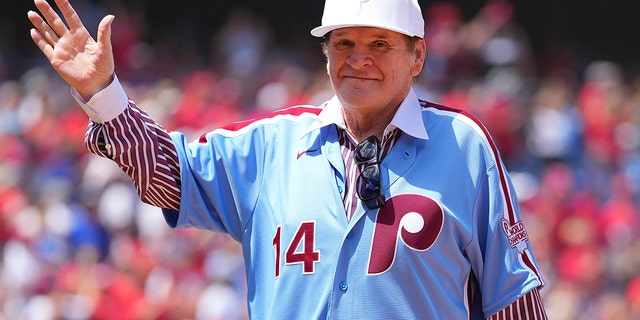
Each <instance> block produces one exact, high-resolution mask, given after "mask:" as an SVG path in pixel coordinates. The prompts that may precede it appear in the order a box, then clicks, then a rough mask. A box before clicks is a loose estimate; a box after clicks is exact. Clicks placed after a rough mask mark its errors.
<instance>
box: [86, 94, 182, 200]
mask: <svg viewBox="0 0 640 320" xmlns="http://www.w3.org/2000/svg"><path fill="white" fill-rule="evenodd" d="M85 144H86V146H87V149H88V150H89V151H90V152H92V153H94V154H97V155H99V156H102V157H105V158H109V159H112V160H113V161H115V162H116V163H117V164H118V166H119V167H120V168H121V169H122V171H124V173H126V174H127V175H128V176H129V177H130V178H131V179H132V180H133V182H134V183H135V186H136V191H137V192H138V195H139V196H140V199H141V200H142V201H143V202H145V203H148V204H151V205H154V206H157V207H161V208H167V209H173V210H179V209H180V167H179V164H178V155H177V154H176V150H175V146H174V145H173V142H172V141H171V137H170V136H169V134H168V133H167V131H166V130H165V129H164V128H163V127H162V126H160V125H159V124H157V123H156V122H155V121H153V120H152V119H151V118H149V116H148V115H147V114H146V113H145V112H144V111H142V110H141V109H140V108H138V107H137V106H136V105H135V104H134V103H133V102H132V101H129V107H128V108H126V109H125V110H124V111H123V112H122V113H121V114H120V115H118V116H117V117H116V118H115V119H113V120H111V121H108V122H105V123H104V124H97V123H91V124H90V125H89V128H88V130H87V133H86V136H85Z"/></svg>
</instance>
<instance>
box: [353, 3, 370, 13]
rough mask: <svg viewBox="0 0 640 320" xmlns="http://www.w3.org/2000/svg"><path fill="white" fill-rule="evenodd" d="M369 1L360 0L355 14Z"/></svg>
mask: <svg viewBox="0 0 640 320" xmlns="http://www.w3.org/2000/svg"><path fill="white" fill-rule="evenodd" d="M369 1H371V0H360V3H359V4H358V10H356V15H359V14H361V13H362V6H364V4H365V3H366V2H369Z"/></svg>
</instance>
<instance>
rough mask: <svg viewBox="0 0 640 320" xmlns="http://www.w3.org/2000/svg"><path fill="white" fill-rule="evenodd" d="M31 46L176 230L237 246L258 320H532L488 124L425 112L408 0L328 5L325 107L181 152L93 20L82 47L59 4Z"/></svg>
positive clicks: (96, 148) (513, 215) (419, 46)
mask: <svg viewBox="0 0 640 320" xmlns="http://www.w3.org/2000/svg"><path fill="white" fill-rule="evenodd" d="M35 4H36V6H37V7H38V9H39V10H40V12H41V14H42V16H40V15H39V14H37V13H36V12H33V11H30V12H29V13H28V17H29V19H30V20H31V21H32V23H33V25H34V26H35V28H34V29H32V30H31V36H32V38H33V40H34V41H35V43H36V44H37V45H38V47H39V48H40V49H41V50H42V52H43V53H44V55H45V56H46V57H47V58H48V59H49V60H50V62H51V64H52V66H53V67H54V69H55V70H56V71H57V72H58V73H59V74H60V75H61V76H62V78H64V79H65V81H67V82H68V83H69V85H71V87H72V88H73V90H72V94H73V95H74V96H75V97H76V98H77V100H78V102H79V103H80V105H81V106H82V108H83V109H84V110H85V111H86V112H87V114H88V115H89V116H90V118H91V123H90V126H89V129H88V130H89V131H88V133H87V146H88V148H89V150H90V151H91V152H93V153H95V154H98V155H100V156H103V157H107V158H110V159H112V160H114V161H115V162H116V163H117V164H118V165H119V166H120V167H121V168H122V169H123V170H124V171H125V172H126V173H127V174H128V175H129V176H130V177H131V178H132V179H133V181H134V182H135V184H136V186H137V190H138V192H139V194H140V197H141V199H142V200H143V201H145V202H148V203H150V204H153V205H156V206H158V207H161V208H163V212H164V215H165V219H166V220H167V223H168V224H169V225H170V226H172V227H196V228H202V229H207V230H214V231H219V232H226V233H228V234H230V235H231V236H232V237H233V238H234V239H236V240H237V241H239V242H241V243H242V248H243V254H244V257H245V264H246V268H247V280H248V301H249V310H250V315H251V316H252V317H253V318H257V319H263V318H265V319H325V318H326V319H480V318H492V319H545V318H546V315H545V312H544V309H543V307H542V303H541V299H540V296H539V293H538V288H539V287H541V286H542V285H543V280H542V278H541V276H540V272H539V270H538V268H537V266H536V263H535V259H534V257H533V254H532V251H531V248H530V244H529V241H528V236H527V233H526V229H525V228H524V226H523V224H522V222H521V221H520V215H519V209H518V202H517V200H516V197H515V194H514V190H513V188H512V186H511V183H510V180H509V177H508V174H507V172H506V170H505V168H504V165H503V163H502V161H501V159H500V156H499V153H498V150H497V149H496V146H495V144H494V142H493V141H492V139H491V137H490V136H489V134H488V132H487V130H486V129H485V127H484V126H483V125H482V124H481V123H479V122H478V121H477V120H476V119H475V118H473V117H472V116H470V115H467V114H465V113H463V112H460V111H458V110H454V109H450V108H446V107H444V106H440V105H437V104H434V103H430V102H426V101H424V100H420V99H419V98H418V97H417V96H416V94H415V92H414V90H413V89H412V82H413V79H414V77H416V76H418V75H419V74H420V73H421V72H422V69H423V67H424V63H425V56H426V51H427V50H426V44H425V41H424V40H423V38H424V21H423V19H422V12H421V9H420V7H419V5H418V3H417V1H416V0H368V1H362V0H327V1H326V3H325V10H324V15H323V18H322V25H321V26H319V27H317V28H315V29H313V30H312V31H311V33H312V34H313V35H314V36H318V37H324V44H323V49H324V53H325V55H326V58H327V73H328V75H329V79H330V81H331V84H332V87H333V89H334V91H335V96H334V97H333V98H332V99H331V100H329V101H327V102H325V103H323V104H322V105H321V106H319V107H313V106H294V107H291V108H288V109H284V110H280V111H277V112H274V113H272V114H269V115H267V116H265V117H262V118H259V119H252V120H249V121H243V122H238V123H233V124H230V125H228V126H224V127H222V128H220V129H217V130H214V131H212V132H208V133H205V134H203V135H202V136H201V137H200V138H199V139H198V140H197V141H192V142H189V141H186V138H185V137H184V135H183V134H181V133H179V132H172V133H167V132H166V131H165V130H164V129H163V128H162V126H160V125H159V124H157V123H155V122H154V121H153V120H151V119H150V118H149V117H148V116H147V115H146V114H145V112H144V111H142V110H141V109H140V108H138V107H137V106H136V105H135V104H134V102H132V101H129V100H128V99H127V96H126V94H125V93H124V91H123V89H122V87H121V86H120V84H119V82H118V80H117V77H116V76H115V74H114V62H113V56H112V53H111V43H110V33H111V24H112V22H113V19H114V17H113V16H107V17H105V18H104V19H103V20H102V21H101V23H100V25H99V29H98V36H97V41H94V40H93V39H92V38H91V36H90V35H89V34H88V32H87V30H86V28H85V27H84V26H83V24H82V22H81V21H80V19H79V17H78V16H77V14H76V13H75V11H74V9H73V8H72V7H71V5H70V4H69V2H68V1H67V0H56V4H57V5H58V7H59V8H60V10H61V12H62V14H63V17H64V19H65V20H66V21H67V23H68V27H67V26H65V24H64V23H63V20H62V19H61V17H59V16H58V15H57V14H56V13H55V11H54V10H53V9H52V8H51V7H50V5H49V4H48V3H47V2H45V0H35ZM43 17H44V19H43Z"/></svg>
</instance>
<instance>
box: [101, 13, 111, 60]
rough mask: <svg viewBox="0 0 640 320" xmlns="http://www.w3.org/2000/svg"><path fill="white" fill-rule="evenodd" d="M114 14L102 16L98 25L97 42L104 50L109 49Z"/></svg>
mask: <svg viewBox="0 0 640 320" xmlns="http://www.w3.org/2000/svg"><path fill="white" fill-rule="evenodd" d="M113 19H115V16H113V15H108V16H105V17H104V18H102V20H101V21H100V24H99V25H98V44H99V45H100V47H102V49H103V50H104V51H106V52H110V51H111V24H112V23H113Z"/></svg>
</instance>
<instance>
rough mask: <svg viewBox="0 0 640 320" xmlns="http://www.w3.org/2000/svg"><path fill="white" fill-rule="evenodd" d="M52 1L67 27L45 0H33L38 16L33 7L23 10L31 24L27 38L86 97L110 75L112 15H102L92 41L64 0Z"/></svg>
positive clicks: (112, 64) (103, 86)
mask: <svg viewBox="0 0 640 320" xmlns="http://www.w3.org/2000/svg"><path fill="white" fill-rule="evenodd" d="M55 2H56V5H57V6H58V8H59V9H60V11H61V12H62V15H63V17H64V21H66V22H67V24H68V27H67V25H65V23H64V21H63V20H62V18H60V16H59V15H58V14H57V13H56V12H55V11H54V10H53V8H51V6H50V5H49V3H48V2H47V1H46V0H34V3H35V5H36V7H37V8H38V10H39V11H40V13H41V14H42V16H40V15H39V14H38V13H36V12H35V11H29V12H27V17H28V18H29V20H30V21H31V23H32V24H33V26H34V27H35V28H32V29H31V39H33V41H34V42H35V43H36V45H37V46H38V48H40V50H41V51H42V53H44V55H45V56H46V57H47V59H49V62H50V63H51V65H52V66H53V68H54V69H55V70H56V72H58V74H60V76H61V77H62V78H63V79H64V80H65V81H66V82H67V83H68V84H69V85H70V86H72V87H73V88H75V89H76V90H77V91H78V93H80V95H82V97H83V98H85V99H89V98H90V97H91V96H93V95H94V94H95V93H97V92H98V91H100V90H102V89H104V88H105V87H106V86H107V85H108V84H109V83H110V82H111V81H112V79H113V73H114V62H113V52H112V47H111V23H112V22H113V19H114V16H112V15H108V16H106V17H104V18H102V21H100V24H99V26H98V35H97V38H98V40H97V41H96V40H94V39H93V38H92V37H91V35H90V34H89V31H87V28H85V26H84V25H83V23H82V21H81V20H80V17H79V16H78V14H77V13H76V11H75V10H74V9H73V7H72V6H71V4H70V3H69V1H68V0H55ZM43 18H44V19H43Z"/></svg>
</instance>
